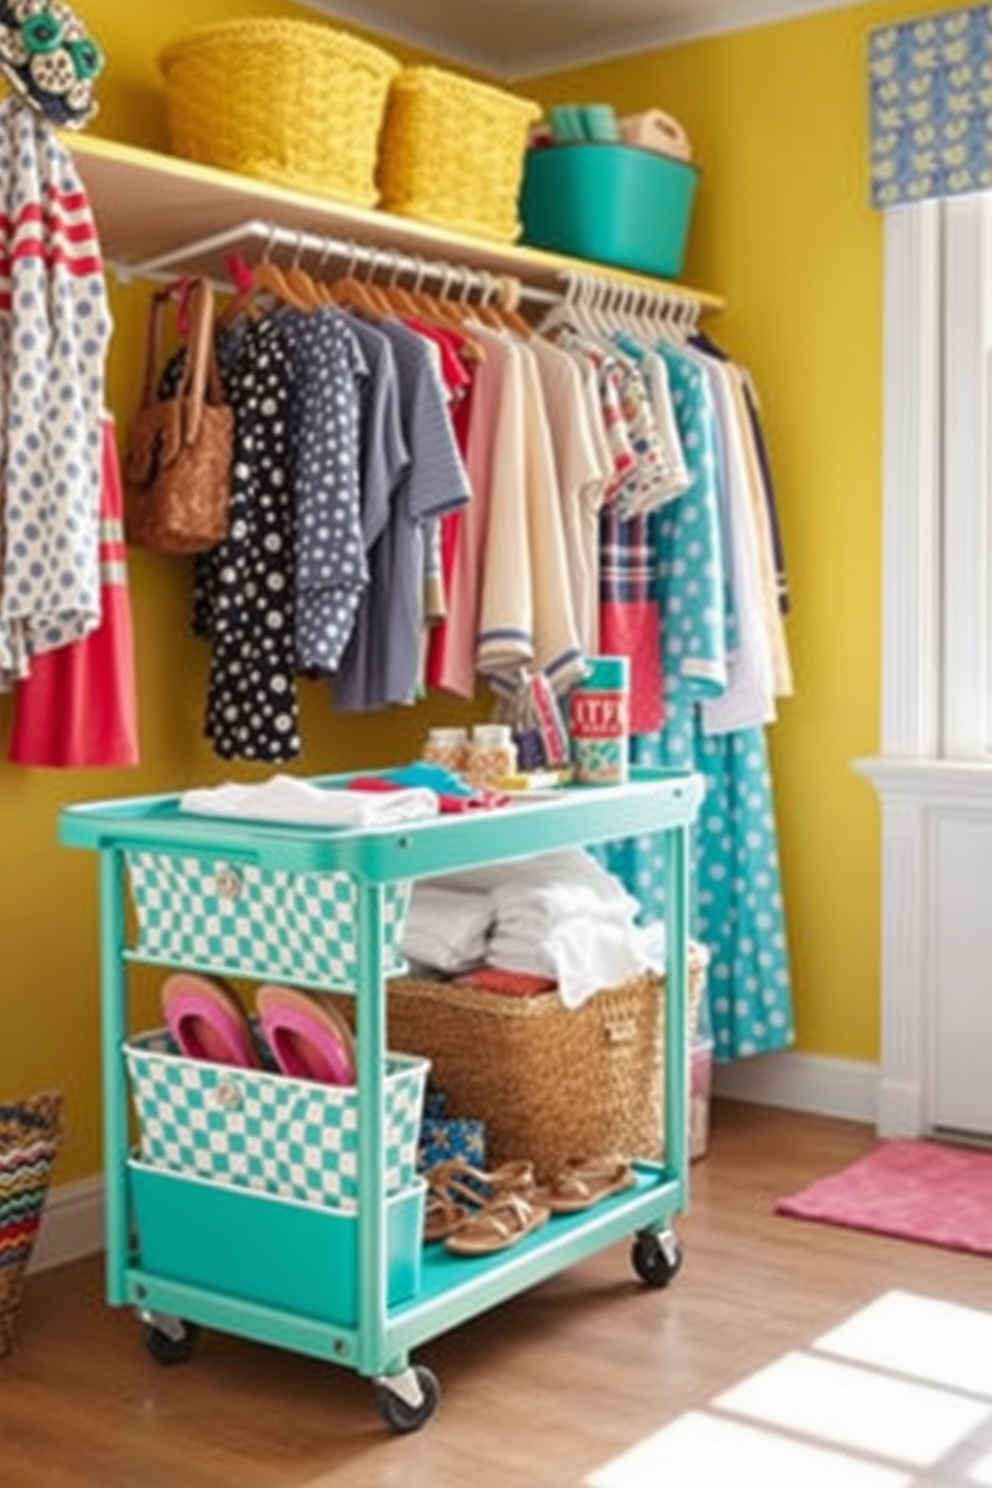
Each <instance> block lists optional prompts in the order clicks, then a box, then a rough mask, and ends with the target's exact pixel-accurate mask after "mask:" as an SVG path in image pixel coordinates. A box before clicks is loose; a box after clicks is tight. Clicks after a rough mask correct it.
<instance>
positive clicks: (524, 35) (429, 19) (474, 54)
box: [308, 0, 852, 81]
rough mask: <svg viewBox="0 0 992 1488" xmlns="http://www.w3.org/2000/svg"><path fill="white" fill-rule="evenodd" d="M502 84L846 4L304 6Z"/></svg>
mask: <svg viewBox="0 0 992 1488" xmlns="http://www.w3.org/2000/svg"><path fill="white" fill-rule="evenodd" d="M308 3H309V4H311V5H312V6H313V7H314V8H315V9H317V10H321V11H323V12H325V13H326V14H327V15H329V16H332V17H336V18H337V19H339V20H342V21H345V22H351V23H352V24H353V25H360V26H365V27H368V28H369V29H370V30H372V31H376V32H378V33H380V34H381V35H382V36H384V37H386V38H389V37H392V38H394V39H395V40H398V41H405V42H410V43H413V44H415V45H417V46H420V47H424V48H426V49H427V50H429V51H432V52H439V53H441V54H442V55H443V56H446V57H448V58H449V59H450V60H451V61H452V62H460V63H462V64H463V65H465V66H470V67H476V68H480V69H481V70H482V71H484V72H487V73H489V74H491V75H493V76H497V77H502V78H504V79H506V80H507V81H509V80H512V79H517V78H524V77H534V76H537V75H538V74H539V73H542V72H548V71H555V70H557V69H558V68H563V67H568V66H571V65H573V64H577V63H580V62H587V61H593V60H599V59H601V58H604V57H612V56H619V55H622V54H623V53H627V52H636V51H644V50H646V49H648V48H650V47H654V46H666V45H670V44H671V43H673V42H677V41H685V40H688V39H690V38H692V37H695V36H707V35H713V34H715V33H716V32H719V31H740V30H744V29H746V28H748V27H750V26H757V25H762V24H764V23H766V22H768V21H779V20H784V19H786V18H788V17H790V16H797V15H804V14H807V13H808V12H811V11H817V10H837V9H840V8H841V7H842V6H843V5H844V4H851V3H852V0H369V3H368V4H364V3H363V0H308Z"/></svg>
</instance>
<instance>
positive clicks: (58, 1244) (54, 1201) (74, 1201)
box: [30, 1175, 103, 1271]
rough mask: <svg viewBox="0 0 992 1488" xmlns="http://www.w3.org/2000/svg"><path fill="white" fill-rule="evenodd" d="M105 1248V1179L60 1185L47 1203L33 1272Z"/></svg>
mask: <svg viewBox="0 0 992 1488" xmlns="http://www.w3.org/2000/svg"><path fill="white" fill-rule="evenodd" d="M102 1249H103V1179H102V1178H101V1177H100V1176H99V1175H97V1176H96V1177H93V1178H83V1179H82V1180H81V1181H80V1182H78V1183H62V1184H56V1185H55V1187H53V1188H52V1189H51V1191H50V1192H49V1195H48V1198H47V1199H46V1201H45V1213H44V1217H43V1219H42V1221H41V1229H40V1231H39V1233H38V1239H37V1241H36V1243H35V1247H34V1251H33V1253H32V1255H31V1266H30V1269H31V1270H32V1271H48V1270H50V1269H51V1268H52V1267H53V1266H64V1265H66V1264H67V1263H68V1262H69V1261H78V1260H81V1259H82V1257H83V1256H89V1255H95V1254H96V1253H97V1252H98V1251H101V1250H102Z"/></svg>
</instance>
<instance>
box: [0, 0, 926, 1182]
mask: <svg viewBox="0 0 992 1488" xmlns="http://www.w3.org/2000/svg"><path fill="white" fill-rule="evenodd" d="M80 8H81V10H82V12H83V13H84V15H85V16H86V18H87V20H88V21H89V23H90V25H91V26H92V28H93V31H94V33H95V35H96V36H97V37H98V39H100V40H101V41H102V42H103V44H104V46H105V47H106V49H107V51H108V53H109V56H110V65H109V67H108V70H107V73H106V74H105V76H104V78H103V80H102V82H101V85H100V98H101V105H102V106H101V113H100V115H99V117H98V119H97V120H96V122H95V124H94V126H93V129H94V132H96V133H102V134H106V135H109V136H112V137H115V138H121V139H128V140H131V141H133V142H135V143H138V144H144V145H148V146H151V147H153V148H160V147H163V146H164V144H165V115H164V108H163V103H162V96H161V90H160V86H159V80H158V74H157V71H156V68H155V64H154V58H155V55H156V53H157V51H158V50H159V48H160V46H161V45H162V44H164V43H165V42H167V41H169V40H171V39H172V38H174V37H175V36H177V35H180V34H182V33H183V32H184V31H186V30H187V29H188V28H189V27H190V26H191V25H193V24H199V23H200V22H203V21H210V20H213V19H224V18H227V17H230V16H234V15H245V14H294V13H295V14H299V13H300V12H299V11H297V10H295V8H294V7H293V6H291V5H287V4H282V5H280V4H279V3H278V0H170V4H168V5H163V6H159V7H148V6H123V5H121V4H120V3H119V0H82V3H81V7H80ZM937 8H939V7H938V6H936V5H934V4H917V5H915V6H914V5H910V4H905V3H891V0H885V3H877V4H872V5H867V6H853V7H850V8H847V9H844V10H840V11H834V12H828V13H825V14H820V15H816V16H813V17H811V18H809V19H805V20H799V21H794V22H787V23H783V24H778V25H774V26H768V27H764V28H759V29H756V30H753V31H750V32H744V33H740V34H737V35H731V36H727V37H719V38H714V39H711V40H707V41H703V42H699V43H696V44H692V45H687V46H683V47H678V48H675V49H671V50H668V51H659V52H654V53H650V54H645V55H643V56H640V57H636V58H627V59H624V60H621V61H617V62H614V63H610V64H604V65H602V66H599V67H594V68H589V69H584V70H582V71H581V72H574V73H569V74H561V75H559V76H556V77H554V78H549V79H544V80H542V81H541V82H540V83H539V84H531V83H528V84H526V85H525V86H524V87H522V88H521V91H522V92H525V93H528V94H531V95H533V96H540V97H542V98H543V99H545V100H546V101H551V100H553V99H557V100H560V101H567V100H572V99H575V100H585V101H592V100H599V99H604V100H607V101H611V102H613V103H614V104H616V105H617V106H618V107H619V108H621V109H623V110H625V111H636V110H638V109H641V108H645V107H649V106H652V105H656V104H660V105H662V106H664V107H666V108H669V109H670V110H671V111H672V112H674V113H676V114H677V115H678V116H679V117H681V118H682V119H683V120H684V122H685V124H686V125H687V127H688V129H689V132H690V135H691V136H692V139H693V142H694V145H695V148H696V153H697V156H698V158H699V160H700V161H701V163H702V165H703V168H704V177H703V184H702V188H701V193H700V197H699V202H698V207H697V212H696V218H695V223H694V228H693V235H692V239H691V242H690V256H689V263H688V266H687V277H688V278H689V279H690V280H691V281H692V282H695V283H698V284H700V285H706V286H707V287H710V288H712V289H714V290H717V291H719V292H721V293H723V294H725V295H726V297H727V300H728V302H729V305H728V309H727V312H726V314H725V315H723V316H722V317H721V318H720V320H719V322H714V324H713V330H714V331H715V332H716V333H717V334H718V335H719V336H720V337H721V338H722V339H723V340H724V342H725V343H726V345H727V347H728V348H729V349H731V350H732V351H733V352H734V353H735V354H736V355H738V356H739V357H741V358H742V359H743V360H746V361H747V362H748V363H749V365H750V366H751V368H752V369H753V371H754V374H755V376H756V379H757V382H758V385H759V388H760V390H761V392H762V394H763V398H764V404H765V424H766V430H767V433H768V437H769V441H770V446H771V454H772V458H773V461H774V469H775V475H776V482H777V490H778V497H779V503H780V510H781V514H782V519H783V526H784V534H785V541H786V547H787V558H788V567H789V574H790V578H791V582H792V587H793V592H794V596H795V610H794V614H793V617H792V619H791V620H790V640H791V646H792V651H793V657H794V661H795V665H796V672H797V679H798V695H797V697H796V698H795V700H793V701H791V702H789V703H787V704H785V705H784V706H783V709H782V719H781V722H780V724H779V725H778V726H777V728H776V729H775V730H774V733H773V749H774V766H775V776H776V785H777V801H778V810H779V820H780V836H781V845H782V856H783V863H784V878H785V893H786V907H787V911H788V918H789V926H790V935H791V947H792V953H793V958H794V970H795V986H796V994H797V1004H798V1019H799V1046H800V1047H801V1048H802V1049H803V1050H804V1051H806V1052H810V1053H818V1054H822V1055H828V1056H836V1057H846V1058H862V1059H873V1058H875V1057H876V1055H877V1030H878V1006H879V1001H878V920H879V888H878V822H877V812H876V808H875V804H874V801H873V798H872V795H871V792H870V790H869V788H868V787H867V785H865V784H864V783H862V782H861V781H860V780H859V779H858V778H856V777H855V776H854V774H853V773H852V771H851V768H850V762H851V760H852V759H854V758H856V757H858V756H861V755H866V754H871V753H872V752H874V751H875V749H876V748H877V742H878V711H879V710H878V699H879V569H880V409H881V360H880V317H881V266H880V250H881V226H880V221H879V218H878V217H877V216H876V215H874V214H872V213H871V212H870V211H869V209H868V206H867V193H868V187H867V175H866V144H867V120H866V91H865V81H864V79H865V42H866V33H867V30H868V28H869V26H870V25H872V24H877V23H879V22H882V21H887V20H891V19H897V18H903V17H907V16H909V15H911V14H914V13H917V14H918V13H923V12H926V11H928V10H934V9H937ZM307 14H308V15H309V14H311V13H310V12H307ZM390 45H391V44H390ZM391 49H392V50H394V51H397V52H403V51H404V49H402V48H399V47H395V46H392V45H391ZM143 303H144V300H143V294H142V292H141V291H140V290H130V291H127V292H126V293H120V292H117V293H115V312H116V315H117V322H118V325H117V331H116V333H115V338H114V344H113V348H112V356H111V366H110V388H111V402H112V405H113V406H114V409H115V411H116V412H117V413H118V416H119V418H120V419H121V421H122V424H123V422H125V421H126V418H127V416H128V413H129V411H130V407H131V402H132V399H133V390H134V382H135V375H136V369H137V366H138V357H139V349H140V340H141V310H142V306H143ZM188 584H189V570H188V567H187V566H186V565H185V564H184V563H183V562H181V561H176V560H169V559H164V558H161V557H157V556H150V555H148V554H143V553H132V555H131V588H132V597H133V603H134V607H135V617H136V626H137V642H138V669H139V679H140V708H141V732H142V746H143V759H142V764H141V766H140V768H138V769H135V770H130V771H117V772H111V771H81V772H72V773H66V774H60V773H58V772H52V771H37V770H24V769H20V768H15V767H13V766H9V765H5V764H0V822H2V833H3V837H2V846H0V852H2V863H3V893H2V894H0V1099H3V1098H5V1097H8V1096H13V1095H16V1094H18V1093H19V1092H21V1091H26V1090H29V1089H34V1088H37V1087H39V1086H41V1085H46V1084H50V1083H54V1084H57V1085H59V1086H60V1087H61V1088H62V1089H63V1090H64V1091H65V1093H66V1097H67V1102H68V1112H69V1130H68V1136H67V1142H66V1147H65V1153H64V1157H63V1160H62V1163H61V1166H60V1173H59V1176H60V1178H61V1180H62V1181H66V1180H68V1179H71V1178H74V1177H80V1176H82V1175H84V1174H86V1173H89V1172H92V1171H93V1170H94V1169H95V1168H96V1167H97V1166H98V1163H99V1146H98V1119H99V1118H98V1085H99V1070H98V1057H97V1018H98V1008H97V957H96V864H95V860H94V859H93V857H92V856H91V855H90V854H86V853H76V852H70V851H67V850H65V849H61V848H58V847H57V846H56V845H55V818H56V814H57V811H58V808H59V806H60V805H61V804H63V803H64V802H66V801H71V800H86V799H92V798H96V797H104V796H113V795H120V794H139V793H143V792H147V791H155V790H172V789H176V788H181V787H182V786H184V785H186V784H188V783H192V782H194V781H195V782H198V783H205V782H208V781H215V780H220V779H222V778H226V777H228V776H239V777H242V778H251V777H252V772H251V770H250V769H247V768H245V767H233V768H232V767H229V766H227V765H224V764H223V763H222V762H220V761H218V760H217V759H216V758H215V757H214V756H213V755H212V753H211V752H210V751H209V749H208V748H207V747H206V746H205V744H204V743H203V742H202V741H201V739H200V718H201V713H202V707H203V699H204V693H205V679H206V663H207V657H206V652H205V649H204V648H203V647H202V646H201V645H200V643H198V642H195V641H193V640H192V639H191V638H190V637H189V635H188V633H187V630H188V608H189V605H188ZM304 711H305V717H304V737H305V740H306V753H305V755H304V757H303V758H302V760H301V761H300V764H299V768H300V769H301V770H302V771H319V770H327V769H333V768H338V767H342V768H347V767H349V766H351V765H359V764H363V763H368V764H377V763H388V762H390V761H393V760H395V759H396V758H402V757H404V756H405V755H407V754H410V753H412V752H413V751H414V749H415V747H416V744H417V743H418V741H419V740H420V738H421V737H422V734H423V730H424V728H425V727H426V726H427V724H428V723H429V721H431V719H432V718H437V717H440V716H442V715H443V716H448V717H451V716H452V715H454V716H456V717H457V716H458V715H459V714H460V713H461V712H463V711H464V710H461V709H459V708H457V707H452V706H451V705H450V704H443V703H442V704H441V705H440V706H439V705H438V704H437V703H436V702H435V703H432V704H431V705H430V706H429V707H427V708H423V707H421V708H417V709H415V710H410V711H409V712H406V711H402V710H393V711H392V712H390V713H389V714H388V716H379V717H373V718H371V719H366V720H362V719H340V718H336V717H334V716H333V715H332V714H331V713H330V712H329V711H328V709H327V706H326V704H325V701H324V698H323V694H322V692H321V690H320V689H319V688H318V687H314V686H307V687H305V688H304ZM10 717H11V701H10V699H9V698H4V697H0V760H2V759H3V758H4V757H5V754H6V747H7V736H8V732H9V723H10ZM149 995H150V988H149Z"/></svg>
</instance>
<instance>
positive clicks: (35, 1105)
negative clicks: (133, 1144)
mask: <svg viewBox="0 0 992 1488" xmlns="http://www.w3.org/2000/svg"><path fill="white" fill-rule="evenodd" d="M61 1109H62V1098H61V1096H60V1095H59V1094H58V1092H57V1091H53V1090H50V1091H45V1092H43V1093H42V1094H40V1095H34V1096H29V1097H27V1098H26V1099H24V1100H20V1101H16V1102H12V1103H11V1104H9V1105H0V1358H2V1357H3V1355H4V1354H7V1353H9V1352H10V1349H11V1347H12V1345H13V1338H14V1322H15V1319H16V1316H17V1309H18V1306H19V1305H20V1301H21V1294H22V1291H23V1288H24V1272H25V1270H26V1268H27V1264H28V1261H29V1260H30V1259H31V1252H32V1250H33V1249H34V1242H35V1238H36V1236H37V1233H38V1228H39V1226H40V1224H41V1215H42V1210H43V1209H44V1206H45V1196H46V1195H47V1193H48V1185H49V1181H50V1179H51V1172H52V1165H53V1163H54V1161H55V1156H56V1152H57V1150H58V1141H59V1118H60V1113H61Z"/></svg>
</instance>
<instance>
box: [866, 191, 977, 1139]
mask: <svg viewBox="0 0 992 1488" xmlns="http://www.w3.org/2000/svg"><path fill="white" fill-rule="evenodd" d="M884 254H885V258H884V272H885V297H884V313H885V321H884V334H883V341H884V368H885V391H884V438H883V458H884V471H883V577H882V586H883V593H882V626H883V658H882V664H883V683H882V720H881V736H882V738H881V746H882V752H881V755H880V756H879V757H878V758H877V759H873V760H865V761H859V762H858V767H859V768H860V769H861V770H862V771H863V773H864V774H866V775H867V776H868V778H869V779H870V780H871V781H872V782H873V784H874V785H875V787H876V789H877V790H878V793H879V797H880V801H881V805H882V1020H881V1045H882V1048H881V1056H882V1057H881V1071H880V1081H879V1091H878V1109H877V1124H878V1129H879V1132H880V1133H881V1134H882V1135H885V1136H913V1135H919V1134H922V1133H925V1132H928V1131H932V1130H934V1129H935V1128H938V1127H939V1125H940V1114H939V1107H940V1086H941V1082H942V1081H943V1083H944V1086H945V1088H946V1083H947V1069H948V1056H947V1040H946V1037H945V1032H946V1031H945V1029H944V1027H943V1024H942V1009H943V1008H945V1007H947V1006H949V1005H950V1004H949V1003H948V1002H947V1001H946V999H948V998H953V997H954V995H955V989H954V980H955V976H957V978H958V980H960V970H961V967H962V965H967V964H968V957H969V951H970V949H971V948H970V947H969V946H968V945H967V944H966V945H964V946H962V944H961V923H960V916H958V917H957V918H956V919H955V920H954V923H953V932H954V933H953V943H952V935H951V928H952V925H951V916H950V915H949V914H948V905H949V904H953V903H954V900H955V885H954V884H953V883H950V882H949V881H948V873H949V872H950V871H951V869H950V868H949V865H953V872H954V873H959V874H962V875H963V877H964V878H966V879H967V878H971V881H972V882H974V879H973V875H974V874H976V873H978V874H982V875H983V876H984V877H988V862H987V858H988V842H989V839H990V828H992V755H990V752H989V745H990V742H992V726H990V725H992V686H990V682H989V672H990V623H992V604H990V590H992V547H990V532H989V528H990V522H989V514H988V508H989V486H988V474H989V454H988V438H987V429H988V424H989V408H990V399H989V387H990V378H989V375H988V350H987V349H988V347H989V346H990V345H992V336H990V325H992V294H990V293H989V286H988V284H987V282H986V281H987V279H988V280H990V281H992V206H990V203H989V201H988V199H987V198H979V197H962V198H958V199H956V200H953V201H947V202H942V203H938V202H924V203H920V204H917V205H913V206H907V207H899V208H893V209H890V210H889V211H887V212H886V213H885V225H884ZM984 263H988V264H989V265H990V271H989V274H988V275H986V274H985V273H984V272H983V264H984ZM972 826H974V833H973V836H974V842H973V844H972V845H969V844H971V839H970V838H969V837H968V833H969V831H971V828H972ZM962 834H964V837H963V836H962ZM962 843H964V845H963V846H962ZM985 918H992V886H990V903H989V908H988V915H986V916H985ZM967 933H968V934H969V935H970V936H972V937H973V940H974V947H973V948H974V949H975V950H976V951H977V950H979V949H984V946H985V938H986V932H985V930H984V924H983V923H980V917H979V916H978V915H975V916H974V924H973V925H971V926H970V927H968V932H967ZM942 1039H943V1042H942ZM990 1070H992V1054H990Z"/></svg>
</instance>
